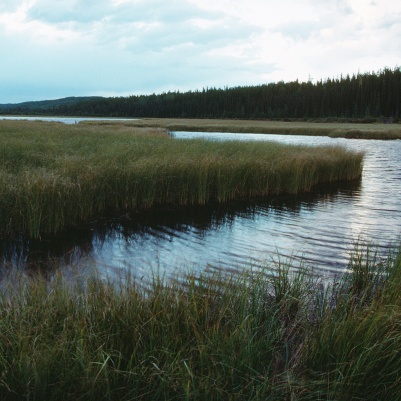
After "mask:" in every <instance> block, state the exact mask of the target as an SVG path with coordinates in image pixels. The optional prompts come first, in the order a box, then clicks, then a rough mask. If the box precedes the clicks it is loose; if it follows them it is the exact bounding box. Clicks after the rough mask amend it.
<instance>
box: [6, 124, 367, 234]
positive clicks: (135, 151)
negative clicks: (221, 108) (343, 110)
mask: <svg viewBox="0 0 401 401" xmlns="http://www.w3.org/2000/svg"><path fill="white" fill-rule="evenodd" d="M0 142H1V144H2V146H1V148H0V207H1V208H0V221H2V228H1V235H2V236H10V235H19V234H20V233H22V234H23V235H28V236H30V237H39V236H40V235H41V234H44V233H46V234H53V233H58V232H60V231H61V230H63V229H64V228H65V227H68V226H72V225H77V224H79V223H80V222H82V221H85V220H87V219H89V218H93V217H96V216H98V215H102V214H114V215H115V214H118V213H124V212H126V211H133V210H138V209H143V208H151V207H154V206H164V205H174V206H180V205H196V204H205V203H208V202H213V201H215V202H226V201H228V200H232V199H236V198H249V197H254V196H267V195H273V194H279V193H290V194H296V193H299V192H303V191H309V190H310V189H311V188H312V187H313V186H314V185H315V184H318V183H329V182H335V181H340V180H353V179H357V178H359V177H360V176H361V171H362V160H363V155H362V154H355V153H351V152H349V151H346V150H344V149H342V148H338V147H320V148H308V147H301V146H288V145H280V144H277V143H255V142H249V143H244V142H236V141H234V142H225V143H220V142H210V141H205V140H175V139H172V138H170V137H169V136H168V135H167V134H166V132H165V131H163V130H161V129H158V128H141V129H139V128H132V127H130V126H127V125H124V124H117V125H115V124H112V125H108V124H103V125H102V124H100V125H93V124H89V125H85V124H83V125H81V124H77V125H72V126H71V125H69V126H67V125H63V124H58V123H43V122H15V121H1V122H0Z"/></svg>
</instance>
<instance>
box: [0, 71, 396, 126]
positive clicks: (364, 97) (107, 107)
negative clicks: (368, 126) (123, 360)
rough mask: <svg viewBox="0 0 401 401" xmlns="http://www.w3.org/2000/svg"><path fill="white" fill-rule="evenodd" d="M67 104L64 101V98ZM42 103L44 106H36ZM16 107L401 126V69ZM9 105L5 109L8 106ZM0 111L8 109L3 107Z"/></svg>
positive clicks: (54, 112)
mask: <svg viewBox="0 0 401 401" xmlns="http://www.w3.org/2000/svg"><path fill="white" fill-rule="evenodd" d="M60 100H61V99H60ZM35 103H40V104H41V107H40V108H38V107H35ZM26 105H27V104H25V106H24V104H23V103H22V104H19V105H13V107H11V106H10V105H8V106H9V107H8V108H7V112H8V113H11V112H13V113H18V114H23V113H29V114H38V113H40V114H44V113H45V114H48V115H65V116H93V117H106V116H107V117H157V118H231V119H301V120H302V119H308V120H311V119H326V120H330V119H347V120H352V119H356V120H364V121H366V122H368V121H369V120H372V121H373V120H374V121H377V120H378V119H381V120H382V121H387V122H397V121H398V120H399V118H400V114H401V69H400V68H399V67H396V68H394V69H390V68H384V69H383V70H380V71H378V72H372V73H364V74H360V73H358V74H356V75H355V74H354V75H352V76H349V75H347V76H340V77H338V78H332V79H330V78H329V79H326V80H320V81H317V82H311V81H308V82H298V81H294V82H287V83H285V82H282V81H281V82H277V83H270V84H265V85H259V86H242V87H240V86H239V87H233V88H224V89H217V88H204V89H203V90H196V91H189V92H179V91H178V92H168V93H162V94H153V95H137V96H128V97H112V98H99V97H97V98H86V99H85V98H77V101H76V102H74V101H72V102H71V101H70V102H56V103H55V102H54V101H53V102H49V103H48V106H47V107H46V103H45V104H44V102H31V103H29V107H28V106H26ZM3 106H4V105H3ZM0 112H2V113H3V114H4V113H5V109H4V108H1V107H0Z"/></svg>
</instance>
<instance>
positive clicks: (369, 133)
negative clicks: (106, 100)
mask: <svg viewBox="0 0 401 401" xmlns="http://www.w3.org/2000/svg"><path fill="white" fill-rule="evenodd" d="M85 124H87V123H86V122H85ZM88 124H91V123H88ZM105 124H114V123H113V122H107V123H105ZM126 124H127V125H129V126H135V127H160V128H165V129H168V130H170V131H204V132H233V133H257V134H278V135H314V136H329V137H335V138H337V137H339V138H358V139H388V140H391V139H401V125H400V124H385V123H374V124H373V123H345V122H321V121H316V122H311V121H272V120H219V119H178V118H175V119H174V118H143V119H139V120H134V121H131V122H128V123H126Z"/></svg>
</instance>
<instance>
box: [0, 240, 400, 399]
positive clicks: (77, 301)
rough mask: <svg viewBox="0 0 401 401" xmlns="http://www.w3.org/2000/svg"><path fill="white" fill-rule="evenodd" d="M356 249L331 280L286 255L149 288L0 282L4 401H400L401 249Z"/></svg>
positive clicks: (95, 282)
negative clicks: (241, 269)
mask: <svg viewBox="0 0 401 401" xmlns="http://www.w3.org/2000/svg"><path fill="white" fill-rule="evenodd" d="M358 252H362V253H360V254H357V255H356V257H351V259H350V266H349V273H348V274H346V275H344V276H342V277H340V278H338V280H336V281H334V282H333V283H331V284H330V285H329V286H327V283H325V282H323V281H322V280H321V279H320V278H319V277H317V276H315V275H313V274H312V273H313V271H311V270H310V269H309V270H308V269H306V267H305V266H302V265H301V266H298V267H297V268H296V266H294V265H293V263H291V261H288V262H283V261H276V262H272V264H266V266H265V268H264V269H262V270H260V271H257V272H252V271H251V270H250V269H245V271H246V272H247V273H246V274H244V275H243V276H231V275H228V274H223V273H220V274H213V275H210V274H209V275H208V274H202V275H200V276H199V275H198V276H194V275H190V274H189V275H187V276H185V277H183V278H182V279H181V280H180V281H173V280H166V279H163V278H162V277H160V276H154V277H153V281H152V282H151V283H150V284H149V286H146V287H145V286H143V285H139V284H138V283H135V282H132V281H131V280H130V279H129V278H126V279H124V280H121V281H118V282H108V281H105V280H101V279H100V278H96V277H92V278H89V279H87V280H84V279H80V278H79V277H77V278H76V280H71V278H70V279H69V281H66V279H65V278H63V277H62V276H61V275H60V274H55V275H54V276H53V277H52V279H51V280H50V281H49V280H47V279H45V278H43V277H40V275H39V276H36V277H35V278H33V279H30V280H28V279H26V278H24V277H22V276H20V280H19V281H17V283H16V284H15V279H14V284H13V285H11V284H10V285H7V284H5V282H4V281H3V288H2V292H1V296H0V310H1V315H0V328H1V330H0V337H1V341H0V375H1V376H0V394H1V396H2V397H1V398H2V400H6V401H14V400H16V401H17V400H18V401H19V400H27V399H34V400H64V401H68V400H89V401H90V400H114V399H121V400H123V399H127V400H129V399H132V400H133V399H139V400H160V399H165V400H170V399H177V400H188V399H192V400H204V399H208V400H221V399H227V400H244V399H247V400H266V399H291V400H294V401H298V400H299V401H301V400H326V401H334V400H339V399H341V400H360V399H363V400H377V399H385V400H387V399H400V397H401V380H400V376H401V375H400V373H401V372H400V369H401V368H400V366H399V363H398V362H399V350H400V345H401V329H400V324H399V321H400V317H401V316H400V306H401V301H400V296H399V293H400V282H401V281H400V280H401V248H399V250H398V252H396V253H392V254H390V255H389V257H388V258H387V259H386V260H385V261H382V260H380V259H379V258H378V257H377V255H376V254H375V253H374V252H371V251H370V248H368V251H358ZM361 255H362V256H363V258H361V257H360V256H361ZM354 256H355V255H354ZM362 259H363V260H364V262H363V263H364V267H361V265H360V261H361V260H362ZM377 263H383V265H382V266H381V267H380V268H379V269H378V268H377ZM366 269H367V270H369V271H370V274H368V275H367V276H366V275H365V272H366ZM361 271H364V273H362V275H364V276H365V277H369V279H368V280H362V281H361V280H360V277H359V275H360V274H361ZM356 283H358V284H356ZM360 283H362V284H360ZM371 290H372V291H371ZM365 292H366V293H369V294H370V296H369V297H365V296H364V295H363V294H364V293H365Z"/></svg>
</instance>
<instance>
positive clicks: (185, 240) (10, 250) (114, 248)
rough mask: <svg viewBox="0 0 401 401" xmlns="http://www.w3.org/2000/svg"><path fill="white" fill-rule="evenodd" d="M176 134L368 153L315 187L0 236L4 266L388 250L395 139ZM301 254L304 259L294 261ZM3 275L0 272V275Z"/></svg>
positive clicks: (140, 273) (234, 262) (240, 265)
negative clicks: (42, 234)
mask: <svg viewBox="0 0 401 401" xmlns="http://www.w3.org/2000/svg"><path fill="white" fill-rule="evenodd" d="M173 136H174V137H176V138H177V140H179V139H184V138H192V137H197V138H198V137H205V138H207V140H246V141H249V140H251V141H255V140H257V141H279V142H282V143H288V144H304V145H310V146H317V145H328V144H329V145H338V144H339V145H342V146H345V147H347V148H350V149H355V150H358V151H361V150H362V151H364V152H365V160H364V169H363V176H362V179H361V180H360V181H355V182H349V183H340V184H335V185H330V186H324V187H317V188H315V190H314V191H312V192H311V193H308V194H302V195H298V196H275V197H271V198H266V199H252V200H247V201H240V202H232V203H230V204H228V205H208V206H204V207H190V208H177V209H170V210H153V211H146V212H141V213H132V214H127V215H124V216H120V217H119V218H115V219H104V220H101V221H99V220H98V221H93V222H89V223H87V224H85V225H83V226H82V227H80V228H79V229H75V230H70V231H68V232H67V233H65V234H63V235H61V236H59V237H57V238H53V237H52V238H42V239H41V241H38V240H36V241H26V240H22V239H21V240H19V241H13V242H10V241H5V242H2V243H1V244H0V253H1V259H0V261H1V264H2V266H1V269H0V276H1V274H3V273H1V272H4V271H9V270H10V269H11V268H13V269H18V270H21V269H22V270H26V269H30V268H31V266H35V268H37V266H38V265H41V266H43V268H44V269H48V270H52V269H62V271H64V272H65V273H66V274H76V273H78V274H87V273H92V272H94V271H95V272H96V273H98V274H99V275H100V276H101V277H106V276H107V277H111V278H116V277H121V276H124V275H126V274H130V275H131V276H132V277H134V278H136V279H138V280H148V279H149V278H150V277H151V275H152V274H153V273H155V272H156V273H162V274H166V275H167V276H170V275H177V274H178V275H179V274H182V273H186V272H191V271H195V272H200V271H204V270H205V269H206V270H208V271H213V270H220V269H224V270H227V271H232V272H239V273H240V272H242V271H243V270H244V269H249V268H254V269H255V268H261V267H264V266H267V267H269V266H273V263H272V262H273V261H277V260H281V261H289V260H292V261H293V262H292V263H293V264H294V265H296V266H297V265H299V263H303V264H304V265H306V266H308V267H310V268H312V267H313V268H314V269H315V271H317V272H318V273H319V274H321V275H323V276H328V277H330V276H333V275H335V274H338V273H341V272H343V271H344V270H345V269H346V268H347V264H348V260H349V256H350V253H351V252H352V251H353V249H354V245H355V244H356V243H357V242H359V243H364V244H366V243H370V244H374V245H375V246H376V247H377V249H378V251H379V253H383V255H385V254H386V253H387V248H388V247H390V246H393V245H395V244H396V243H397V241H398V240H399V239H400V233H401V169H400V166H401V141H400V140H394V141H379V140H353V139H343V138H336V139H333V138H327V137H310V136H293V135H291V136H290V135H263V134H226V133H225V134H221V133H217V134H211V133H190V132H175V133H173ZM301 261H302V262H301ZM0 278H1V277H0Z"/></svg>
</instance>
